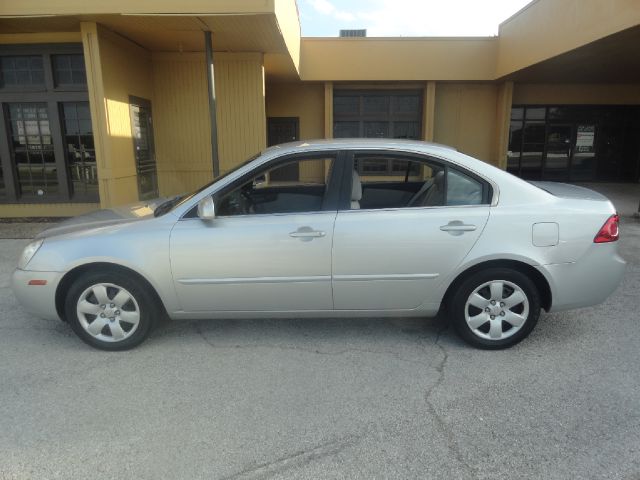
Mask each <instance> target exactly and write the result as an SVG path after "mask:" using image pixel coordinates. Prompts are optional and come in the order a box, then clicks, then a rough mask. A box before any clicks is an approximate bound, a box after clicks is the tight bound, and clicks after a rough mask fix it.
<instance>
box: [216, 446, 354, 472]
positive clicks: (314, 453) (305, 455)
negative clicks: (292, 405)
mask: <svg viewBox="0 0 640 480" xmlns="http://www.w3.org/2000/svg"><path fill="white" fill-rule="evenodd" d="M360 438H361V437H360V436H356V435H347V436H346V437H343V438H340V439H337V440H331V441H330V442H326V443H323V444H320V445H317V446H315V447H312V448H310V449H305V450H298V451H296V452H293V453H290V454H288V455H284V456H282V457H279V458H277V459H275V460H272V461H270V462H265V463H260V464H257V465H255V464H253V465H249V466H247V467H245V468H244V469H243V470H241V471H240V472H237V473H234V474H232V475H229V476H226V477H222V478H221V480H236V479H241V478H242V479H249V478H265V477H270V476H273V475H275V474H276V473H280V472H282V471H285V470H288V469H290V468H298V467H302V466H304V465H307V464H309V463H311V462H313V461H315V460H319V459H321V458H325V457H330V456H332V455H336V454H338V453H340V452H341V451H342V450H344V449H345V448H347V447H351V446H353V445H355V444H356V443H358V441H359V440H360Z"/></svg>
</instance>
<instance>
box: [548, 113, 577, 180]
mask: <svg viewBox="0 0 640 480" xmlns="http://www.w3.org/2000/svg"><path fill="white" fill-rule="evenodd" d="M546 137H547V138H546V140H547V141H546V152H545V156H544V168H543V172H542V178H543V180H550V181H554V182H568V181H569V167H570V165H571V155H572V153H573V138H574V127H573V125H558V124H550V125H548V127H547V135H546Z"/></svg>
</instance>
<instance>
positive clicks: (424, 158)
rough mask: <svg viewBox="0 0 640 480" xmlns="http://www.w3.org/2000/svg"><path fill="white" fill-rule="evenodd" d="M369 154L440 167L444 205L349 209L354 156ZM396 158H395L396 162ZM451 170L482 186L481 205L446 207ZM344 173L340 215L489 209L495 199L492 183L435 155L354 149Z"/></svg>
mask: <svg viewBox="0 0 640 480" xmlns="http://www.w3.org/2000/svg"><path fill="white" fill-rule="evenodd" d="M371 154H375V155H376V156H380V157H384V156H390V157H403V158H402V159H407V160H408V161H410V160H409V159H410V158H415V159H416V161H417V162H422V163H433V164H436V165H439V166H441V167H442V168H443V169H444V171H445V176H444V189H445V196H444V203H445V204H444V205H437V206H415V207H389V208H363V209H359V210H352V209H351V181H352V180H351V171H352V170H353V169H354V168H353V167H354V164H355V159H356V155H371ZM397 159H398V158H396V160H397ZM450 168H451V169H453V170H458V171H459V172H460V173H463V174H465V175H467V176H469V177H471V178H472V179H474V180H477V181H478V182H480V183H481V184H482V203H481V204H478V205H447V204H446V203H447V194H448V172H449V169H450ZM345 172H347V173H349V177H348V178H349V180H348V181H346V182H345V181H344V180H343V188H342V190H341V197H340V205H339V208H338V212H340V213H344V212H375V211H382V210H384V211H391V210H406V209H425V208H428V209H433V208H461V207H462V208H470V207H491V206H494V204H495V203H496V201H497V200H496V198H495V187H494V184H493V182H491V181H489V180H487V179H486V178H484V177H482V176H480V175H478V174H477V173H475V172H473V171H471V170H469V169H468V168H465V167H463V166H462V165H459V164H457V163H454V162H450V161H448V160H447V159H445V158H442V157H438V156H435V155H431V154H427V153H420V152H411V151H404V150H379V149H356V150H350V151H349V152H348V158H347V162H346V163H345ZM344 178H345V179H346V178H347V176H346V174H345V176H344ZM345 183H346V185H348V188H346V187H345V185H344V184H345Z"/></svg>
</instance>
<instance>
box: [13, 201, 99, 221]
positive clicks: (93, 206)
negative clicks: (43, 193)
mask: <svg viewBox="0 0 640 480" xmlns="http://www.w3.org/2000/svg"><path fill="white" fill-rule="evenodd" d="M98 208H100V204H98V203H11V204H2V205H0V218H22V217H74V216H76V215H81V214H83V213H87V212H90V211H92V210H97V209H98Z"/></svg>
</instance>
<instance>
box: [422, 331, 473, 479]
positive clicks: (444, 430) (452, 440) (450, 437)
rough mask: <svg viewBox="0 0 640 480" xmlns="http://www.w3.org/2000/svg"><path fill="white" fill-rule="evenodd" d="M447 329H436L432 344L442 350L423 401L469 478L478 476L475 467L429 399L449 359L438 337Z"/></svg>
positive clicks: (438, 384) (440, 382)
mask: <svg viewBox="0 0 640 480" xmlns="http://www.w3.org/2000/svg"><path fill="white" fill-rule="evenodd" d="M448 329H449V326H448V325H445V326H444V327H443V328H441V329H440V330H439V331H438V334H437V336H436V340H435V342H434V345H436V346H437V347H438V348H439V349H440V351H441V352H442V360H441V361H440V363H438V365H436V367H435V370H436V372H438V378H437V380H436V381H435V382H434V383H433V385H431V387H429V388H428V389H427V391H426V392H425V394H424V401H425V403H426V405H427V409H428V410H429V413H430V414H431V416H433V418H434V419H435V421H436V424H437V426H438V427H439V428H440V431H441V432H442V433H443V434H444V436H445V438H446V440H447V448H448V449H449V451H451V452H452V453H453V455H454V457H455V458H456V460H457V461H458V463H460V464H461V465H462V466H463V467H464V468H465V469H466V470H467V472H468V473H469V475H470V476H471V478H478V472H477V471H476V469H475V468H473V467H472V466H471V465H469V463H467V461H466V460H465V459H464V457H463V455H462V452H461V451H460V446H459V445H458V442H457V441H456V438H455V435H454V434H453V432H452V431H451V429H450V428H449V425H448V424H447V423H446V422H445V421H444V419H443V418H442V417H441V416H440V414H439V413H438V411H437V410H436V407H435V405H434V404H433V402H432V401H431V397H432V395H433V392H434V391H435V390H436V389H437V388H438V387H439V386H440V385H441V384H442V382H443V381H444V377H445V369H446V367H447V361H448V360H449V352H447V349H446V348H444V346H443V345H442V344H441V343H440V338H441V337H442V334H443V333H444V332H445V331H447V330H448ZM423 348H424V344H423Z"/></svg>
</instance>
